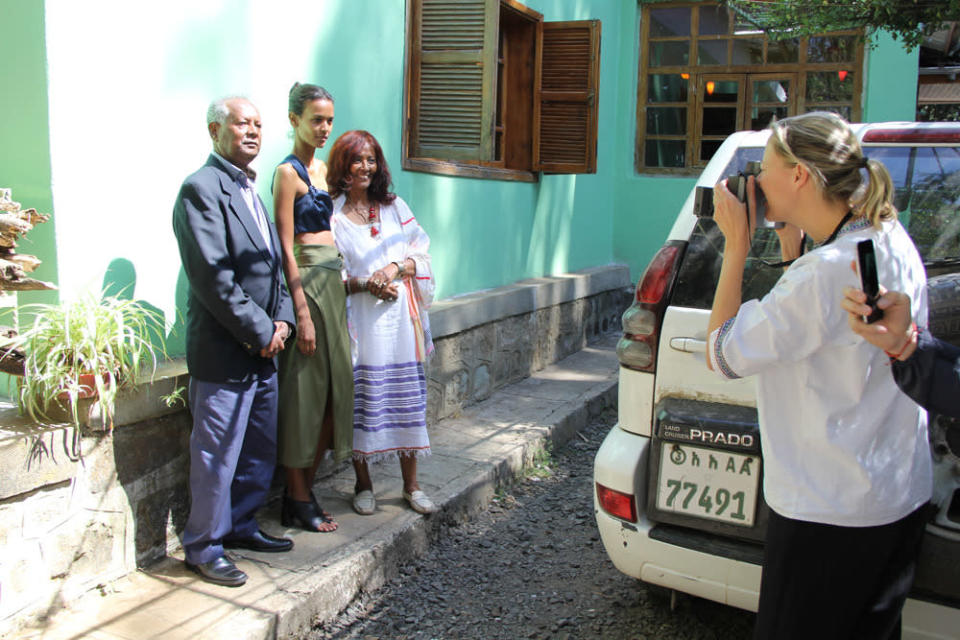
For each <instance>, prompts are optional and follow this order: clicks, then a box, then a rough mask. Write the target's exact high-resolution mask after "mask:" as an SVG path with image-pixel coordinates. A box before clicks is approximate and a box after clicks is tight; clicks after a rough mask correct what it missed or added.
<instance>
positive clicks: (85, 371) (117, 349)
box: [17, 293, 163, 427]
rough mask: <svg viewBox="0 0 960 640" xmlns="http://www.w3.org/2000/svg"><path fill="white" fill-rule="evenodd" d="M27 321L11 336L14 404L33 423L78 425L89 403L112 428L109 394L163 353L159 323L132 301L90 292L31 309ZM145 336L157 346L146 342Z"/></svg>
mask: <svg viewBox="0 0 960 640" xmlns="http://www.w3.org/2000/svg"><path fill="white" fill-rule="evenodd" d="M21 311H22V312H32V313H33V314H35V315H34V319H33V324H32V325H31V326H30V327H29V328H27V329H26V330H25V331H24V332H23V333H22V334H21V335H20V336H18V338H17V341H18V346H20V347H21V348H22V350H23V353H24V375H23V378H22V381H21V382H20V388H19V406H20V411H21V413H25V414H26V415H28V416H30V417H31V418H32V419H34V420H37V421H38V422H43V421H50V420H54V421H62V420H63V416H64V414H65V415H66V416H67V420H69V421H72V422H73V424H74V425H77V426H79V425H81V424H83V423H84V422H86V419H85V418H86V416H87V415H88V414H89V409H90V405H93V406H95V407H97V408H99V413H100V416H101V417H102V419H103V422H104V423H105V424H107V425H109V426H111V427H112V425H113V412H114V403H115V400H116V396H117V392H118V391H119V390H120V389H121V388H124V387H126V386H131V385H133V384H134V383H135V382H136V381H137V378H138V377H139V376H140V374H141V371H142V370H143V368H144V367H146V366H149V367H150V368H151V370H155V369H156V365H157V354H158V351H159V352H160V353H163V340H162V331H160V330H158V327H159V328H162V326H163V324H162V318H161V316H160V314H159V313H157V312H156V311H154V310H152V309H149V308H146V307H144V306H143V305H141V304H139V303H137V302H136V301H133V300H122V299H118V298H115V297H110V296H107V297H104V298H103V299H100V300H98V299H97V298H96V297H94V296H93V295H92V294H89V293H88V294H85V295H82V296H80V297H78V298H77V299H75V300H73V301H71V302H67V303H61V304H34V305H26V306H24V307H22V308H21ZM151 332H152V333H153V334H154V336H155V337H156V342H157V345H159V346H155V345H154V344H153V343H152V342H151V340H150V335H151Z"/></svg>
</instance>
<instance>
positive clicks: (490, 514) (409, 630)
mask: <svg viewBox="0 0 960 640" xmlns="http://www.w3.org/2000/svg"><path fill="white" fill-rule="evenodd" d="M614 420H615V414H614V413H613V412H612V411H611V412H608V413H607V414H604V415H603V416H601V417H600V418H599V419H597V420H596V421H594V423H593V424H592V425H590V426H589V427H588V428H586V429H584V430H583V431H582V432H580V434H579V437H575V438H574V439H573V440H572V441H571V442H570V443H569V444H568V445H567V446H566V447H564V448H563V449H562V450H560V451H557V452H554V454H553V455H544V456H542V459H540V460H538V463H537V465H536V466H535V468H534V469H533V470H531V472H530V473H529V475H528V476H527V477H526V478H524V479H523V480H521V481H520V482H518V483H517V484H515V485H514V486H513V487H511V488H510V490H509V491H507V492H504V493H503V494H502V495H498V496H497V498H496V499H495V500H494V502H493V503H492V504H491V505H490V508H489V510H487V511H486V512H484V513H482V514H480V516H478V517H477V518H475V519H474V520H472V521H470V522H467V523H463V524H459V525H450V526H446V527H444V528H443V530H442V531H441V532H440V535H439V538H438V540H437V541H436V542H435V543H434V544H433V546H432V547H431V549H430V551H429V553H428V554H427V555H426V556H424V557H423V558H421V559H420V560H418V561H417V562H416V564H412V565H410V566H408V567H406V568H404V569H403V570H402V571H401V575H400V576H399V577H398V578H396V579H395V580H393V581H391V582H389V583H388V584H387V585H386V586H385V587H384V588H383V589H381V590H380V591H378V592H376V593H373V594H363V595H362V596H361V597H360V598H358V600H356V601H355V602H354V603H353V604H352V605H351V606H350V607H349V608H348V609H347V610H346V611H345V612H343V613H342V614H341V615H340V616H339V617H338V618H337V619H335V620H333V621H330V622H327V623H324V624H322V625H320V626H318V627H316V628H315V629H314V630H313V632H312V634H311V635H310V636H309V640H333V639H357V640H381V639H384V640H385V639H387V638H390V639H404V638H424V639H429V638H456V639H458V640H463V639H467V638H478V639H480V638H482V639H484V640H493V639H499V638H503V639H507V638H509V639H513V638H551V639H553V638H557V639H564V638H605V639H611V640H614V639H631V640H655V639H656V640H661V639H663V640H673V639H676V640H681V639H682V640H701V639H702V640H707V639H717V640H720V639H723V640H727V639H730V640H737V639H740V638H750V636H751V631H752V627H753V618H754V615H753V614H752V613H748V612H745V611H741V610H739V609H734V608H732V607H725V606H722V605H719V604H716V603H713V602H709V601H706V600H701V599H699V598H694V597H692V596H687V595H684V594H678V598H677V602H676V606H675V609H674V610H672V611H671V608H670V596H669V594H668V593H667V592H666V591H665V590H662V589H658V588H654V587H650V586H648V585H645V584H644V583H641V582H638V581H636V580H633V579H631V578H629V577H627V576H625V575H623V574H622V573H620V572H619V571H617V570H616V569H615V568H614V567H613V565H612V564H611V563H610V560H609V559H608V558H607V556H606V553H605V552H604V550H603V544H602V543H601V542H600V536H599V534H598V533H597V528H596V523H595V521H594V516H593V498H592V487H593V480H592V478H593V457H594V454H595V453H596V450H597V448H598V447H599V445H600V443H601V442H602V441H603V438H604V436H605V435H606V433H607V431H608V430H609V429H610V427H611V426H612V425H613V422H614Z"/></svg>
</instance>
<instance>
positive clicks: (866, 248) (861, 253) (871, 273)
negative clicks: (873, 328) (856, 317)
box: [857, 240, 883, 324]
mask: <svg viewBox="0 0 960 640" xmlns="http://www.w3.org/2000/svg"><path fill="white" fill-rule="evenodd" d="M857 264H858V267H859V271H860V286H861V288H862V289H863V292H864V293H865V294H867V304H868V305H870V308H871V309H873V311H871V312H870V315H868V316H863V321H864V322H866V323H868V324H869V323H871V322H876V321H877V320H879V319H880V318H882V317H883V309H878V308H877V298H879V297H880V282H879V281H878V280H877V254H876V252H874V250H873V240H861V241H860V242H858V243H857Z"/></svg>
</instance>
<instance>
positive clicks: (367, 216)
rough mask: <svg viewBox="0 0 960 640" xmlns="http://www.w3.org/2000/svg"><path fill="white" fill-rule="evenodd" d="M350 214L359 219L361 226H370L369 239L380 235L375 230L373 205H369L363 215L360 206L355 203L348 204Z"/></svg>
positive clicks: (375, 210)
mask: <svg viewBox="0 0 960 640" xmlns="http://www.w3.org/2000/svg"><path fill="white" fill-rule="evenodd" d="M350 213H352V214H354V215H355V216H357V217H358V218H360V221H361V222H362V223H363V224H369V225H370V237H371V238H376V237H377V236H378V235H380V229H379V228H377V206H376V204H375V203H371V204H370V208H369V209H367V212H366V213H364V211H363V206H362V205H360V204H358V203H356V202H353V203H350Z"/></svg>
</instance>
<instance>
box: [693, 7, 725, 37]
mask: <svg viewBox="0 0 960 640" xmlns="http://www.w3.org/2000/svg"><path fill="white" fill-rule="evenodd" d="M729 29H730V14H729V13H728V12H727V8H726V7H724V6H722V5H717V6H714V7H710V6H707V7H700V27H699V32H700V35H702V36H722V35H726V34H727V33H729Z"/></svg>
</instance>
